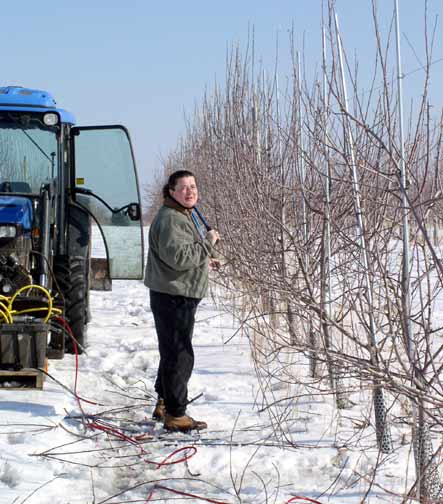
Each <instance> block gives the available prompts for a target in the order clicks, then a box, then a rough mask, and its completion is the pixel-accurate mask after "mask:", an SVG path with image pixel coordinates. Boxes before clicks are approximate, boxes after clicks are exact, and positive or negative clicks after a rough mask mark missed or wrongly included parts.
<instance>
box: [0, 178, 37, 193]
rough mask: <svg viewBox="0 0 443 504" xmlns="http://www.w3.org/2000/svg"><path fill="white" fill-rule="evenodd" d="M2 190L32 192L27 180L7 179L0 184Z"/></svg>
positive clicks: (0, 190)
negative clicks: (11, 180) (14, 180)
mask: <svg viewBox="0 0 443 504" xmlns="http://www.w3.org/2000/svg"><path fill="white" fill-rule="evenodd" d="M0 192H12V193H32V190H31V186H30V185H29V184H28V183H27V182H9V181H5V182H2V183H1V184H0Z"/></svg>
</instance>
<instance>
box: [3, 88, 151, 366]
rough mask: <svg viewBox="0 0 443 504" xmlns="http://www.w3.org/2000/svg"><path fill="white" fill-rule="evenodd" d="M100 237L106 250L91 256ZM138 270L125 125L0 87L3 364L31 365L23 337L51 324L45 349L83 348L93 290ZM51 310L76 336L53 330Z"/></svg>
mask: <svg viewBox="0 0 443 504" xmlns="http://www.w3.org/2000/svg"><path fill="white" fill-rule="evenodd" d="M97 236H99V237H100V236H101V238H102V239H101V243H102V247H103V249H104V250H105V254H104V257H103V258H102V259H94V258H93V259H91V243H92V238H93V237H94V239H95V238H97ZM103 244H104V246H103ZM95 265H98V266H99V267H98V269H97V268H95V267H94V266H95ZM96 269H97V271H96ZM142 274H143V233H142V223H141V210H140V191H139V185H138V180H137V173H136V168H135V162H134V156H133V150H132V146H131V142H130V138H129V135H128V132H127V130H126V129H125V128H124V127H122V126H85V127H81V126H75V120H74V117H73V116H72V115H71V114H70V113H69V112H67V111H65V110H63V109H60V108H58V107H57V106H56V102H55V100H54V98H53V97H52V96H51V95H50V94H49V93H47V92H46V91H41V90H36V89H27V88H23V87H17V86H8V87H1V88H0V357H1V358H0V368H1V367H7V366H8V365H11V362H9V361H11V360H12V361H14V362H13V363H12V364H13V365H14V366H15V367H16V368H20V367H27V366H34V365H35V364H36V363H35V362H34V361H32V359H31V361H29V359H28V358H27V357H26V355H25V354H26V353H27V352H28V353H29V352H30V353H32V344H31V343H32V342H31V343H30V344H29V345H28V347H29V351H28V350H26V348H28V347H26V345H25V347H23V348H22V346H23V345H24V343H22V342H21V340H23V334H25V335H26V334H28V333H29V334H31V335H32V334H33V332H37V333H38V334H42V333H45V331H46V329H47V331H46V332H47V336H48V337H47V338H46V335H44V336H42V339H43V340H45V341H48V344H49V350H48V351H47V353H49V352H50V351H51V350H57V349H58V350H60V349H61V348H62V347H63V351H64V349H65V342H66V351H72V350H73V347H74V346H75V343H74V342H75V341H76V342H77V343H78V349H79V352H81V351H82V349H83V348H84V347H85V345H86V325H87V322H88V317H89V290H90V288H91V287H94V286H98V287H99V288H100V287H101V288H109V285H110V280H111V279H113V278H114V279H139V278H141V277H142ZM100 275H101V278H100ZM53 313H57V314H60V316H61V317H63V320H65V321H67V323H68V325H69V327H70V331H69V332H71V331H72V334H71V336H73V337H74V338H73V339H72V337H70V338H65V336H66V330H65V331H56V330H55V327H56V326H57V324H51V323H50V315H51V314H53ZM35 327H37V328H38V330H36V331H34V329H33V328H35ZM45 328H46V329H45ZM61 332H64V335H63V342H62V341H61V339H60V338H61V337H60V333H61ZM20 336H21V339H20ZM11 338H12V340H11ZM25 339H26V338H25ZM10 340H11V341H10ZM19 340H20V341H19ZM62 343H63V344H62ZM34 346H35V345H34ZM40 347H41V344H40ZM7 348H8V349H9V350H7ZM37 353H39V352H37ZM22 354H23V355H22ZM40 354H42V351H41V349H40ZM21 361H24V363H23V362H21ZM40 361H41V359H40ZM40 361H38V362H37V367H38V366H40V365H41V362H40ZM34 367H35V366H34Z"/></svg>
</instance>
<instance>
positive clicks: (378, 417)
mask: <svg viewBox="0 0 443 504" xmlns="http://www.w3.org/2000/svg"><path fill="white" fill-rule="evenodd" d="M335 31H336V37H337V47H338V55H339V65H340V73H341V80H342V88H343V102H344V103H343V108H344V111H345V113H346V117H345V131H346V133H347V136H348V145H349V153H350V157H351V172H352V193H353V197H354V206H355V215H356V221H357V232H358V234H359V237H358V238H359V246H360V250H361V255H362V261H363V269H364V283H365V289H364V292H365V297H366V302H367V304H368V317H369V346H370V359H371V363H372V364H374V365H377V363H378V357H377V353H376V345H377V341H376V327H375V318H374V313H373V311H372V310H373V306H374V304H373V296H372V285H371V279H370V276H369V259H368V250H367V246H366V239H365V233H364V221H363V212H362V206H361V198H360V194H361V193H360V185H359V179H358V173H357V166H356V161H355V152H354V140H353V136H352V131H351V127H350V120H349V115H348V114H349V108H348V93H347V88H346V79H345V72H344V65H343V48H342V43H341V37H340V30H339V25H338V17H337V14H335ZM373 402H374V410H375V424H376V435H377V443H378V447H379V449H380V450H381V451H382V452H383V453H389V452H391V451H392V438H391V433H390V429H389V426H388V425H387V422H386V407H385V401H384V397H383V391H382V388H381V387H380V385H379V384H378V383H377V381H374V391H373Z"/></svg>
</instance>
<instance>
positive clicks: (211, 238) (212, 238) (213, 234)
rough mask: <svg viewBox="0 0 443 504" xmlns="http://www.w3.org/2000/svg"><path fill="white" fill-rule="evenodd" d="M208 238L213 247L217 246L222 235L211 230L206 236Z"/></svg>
mask: <svg viewBox="0 0 443 504" xmlns="http://www.w3.org/2000/svg"><path fill="white" fill-rule="evenodd" d="M206 238H207V239H208V240H209V241H210V242H211V245H215V244H216V243H217V242H218V240H220V235H219V234H218V231H216V230H215V229H211V231H208V233H207V234H206Z"/></svg>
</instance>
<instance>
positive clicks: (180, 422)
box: [163, 413, 208, 432]
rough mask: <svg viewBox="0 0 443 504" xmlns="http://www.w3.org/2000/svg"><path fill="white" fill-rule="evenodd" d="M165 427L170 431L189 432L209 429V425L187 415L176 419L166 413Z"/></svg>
mask: <svg viewBox="0 0 443 504" xmlns="http://www.w3.org/2000/svg"><path fill="white" fill-rule="evenodd" d="M163 427H164V428H165V429H166V430H168V431H179V432H188V431H190V430H203V429H207V427H208V424H207V423H206V422H201V421H199V420H194V419H193V418H192V417H190V416H187V415H183V416H179V417H175V416H172V415H169V414H168V413H166V415H165V421H164V423H163Z"/></svg>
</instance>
